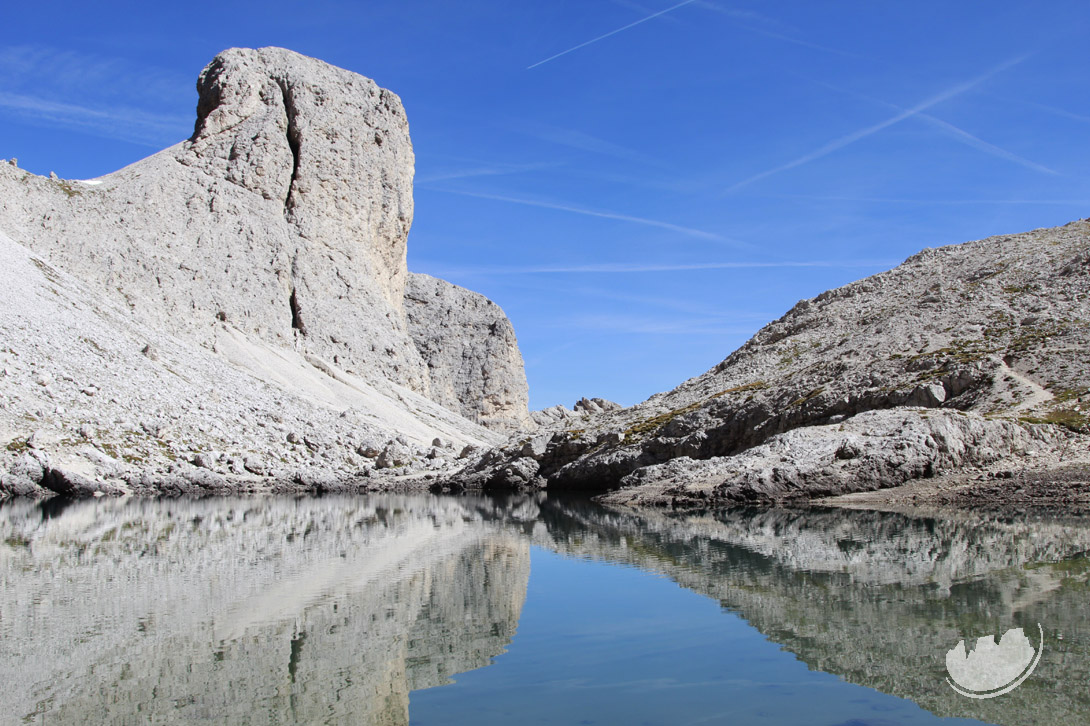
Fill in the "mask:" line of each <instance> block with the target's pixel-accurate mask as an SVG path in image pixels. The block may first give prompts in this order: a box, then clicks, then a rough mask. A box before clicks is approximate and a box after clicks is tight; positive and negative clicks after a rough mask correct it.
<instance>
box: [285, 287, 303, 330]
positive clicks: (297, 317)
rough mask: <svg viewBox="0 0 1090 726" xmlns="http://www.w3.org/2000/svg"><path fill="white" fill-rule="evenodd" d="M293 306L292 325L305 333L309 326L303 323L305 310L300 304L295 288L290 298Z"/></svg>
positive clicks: (289, 301)
mask: <svg viewBox="0 0 1090 726" xmlns="http://www.w3.org/2000/svg"><path fill="white" fill-rule="evenodd" d="M288 305H289V306H290V307H291V327H292V328H293V329H294V330H298V331H299V332H300V333H302V334H303V335H306V334H307V326H306V325H304V324H303V310H302V308H301V307H300V306H299V298H298V297H297V296H296V294H295V288H294V287H293V288H292V289H291V297H289V298H288Z"/></svg>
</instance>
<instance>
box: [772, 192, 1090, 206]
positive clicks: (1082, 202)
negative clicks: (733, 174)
mask: <svg viewBox="0 0 1090 726" xmlns="http://www.w3.org/2000/svg"><path fill="white" fill-rule="evenodd" d="M769 196H772V197H775V198H778V199H802V200H806V201H814V202H860V203H868V204H869V203H874V204H920V205H925V206H930V205H932V204H942V205H951V206H966V205H972V204H999V205H1005V204H1028V205H1043V206H1060V207H1068V206H1071V207H1082V208H1086V207H1090V199H911V198H908V197H853V196H848V195H843V196H838V195H822V194H772V195H769Z"/></svg>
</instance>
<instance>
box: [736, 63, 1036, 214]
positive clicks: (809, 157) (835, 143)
mask: <svg viewBox="0 0 1090 726" xmlns="http://www.w3.org/2000/svg"><path fill="white" fill-rule="evenodd" d="M1028 57H1029V56H1028V55H1021V56H1018V57H1017V58H1012V59H1011V60H1009V61H1007V62H1005V63H1001V64H999V65H998V66H996V67H995V68H992V69H991V70H990V71H988V72H987V73H985V74H983V75H981V76H977V77H976V78H973V79H972V80H969V81H965V82H964V83H959V84H958V85H956V86H953V87H951V88H948V89H946V90H945V91H943V92H942V93H939V94H936V95H934V96H932V97H931V98H929V99H927V100H926V101H923V102H921V103H918V104H916V105H915V106H913V107H912V108H909V109H906V110H904V111H901V112H900V113H898V114H897V115H896V116H891V117H890V118H888V119H886V120H885V121H880V122H879V123H876V124H874V125H873V126H867V127H866V128H862V129H859V130H858V131H853V132H852V133H850V134H847V135H845V136H841V137H840V138H838V139H834V140H832V141H830V142H829V143H827V144H824V145H823V146H819V147H818V148H817V149H814V150H813V151H811V152H810V153H808V154H803V155H802V156H800V157H799V158H797V159H794V160H793V161H789V162H787V163H786V164H781V165H780V166H777V167H774V168H772V169H768V170H767V171H762V172H761V173H760V174H754V175H753V176H751V177H749V178H748V179H743V180H742V181H740V182H738V183H737V184H733V185H731V186H730V187H728V188H727V189H726V191H725V193H726V194H730V193H731V192H734V191H737V190H739V189H741V188H742V187H745V186H749V185H750V184H752V183H753V182H755V181H760V180H761V179H766V178H768V177H770V176H772V175H773V174H779V173H780V172H782V171H787V170H788V169H794V168H795V167H798V166H802V165H803V164H808V163H809V162H811V161H814V160H815V159H820V158H822V157H823V156H828V155H829V154H831V153H833V152H834V151H838V150H840V149H843V148H844V147H845V146H848V145H849V144H854V143H855V142H856V141H859V140H860V139H865V138H866V137H868V136H871V135H872V134H876V133H878V132H879V131H881V130H882V129H885V128H888V127H890V126H892V125H893V124H896V123H900V122H901V121H904V120H905V119H906V118H912V117H913V116H916V115H918V114H920V113H923V112H924V111H926V110H927V109H929V108H931V107H932V106H937V105H938V104H940V103H942V102H943V101H948V100H950V99H951V98H954V97H955V96H960V95H961V94H963V93H965V92H966V91H968V90H970V89H972V88H974V87H975V86H979V85H980V84H981V83H983V82H985V81H987V80H988V79H990V78H991V77H993V76H995V75H996V74H998V73H1001V72H1003V71H1005V70H1007V69H1008V68H1011V67H1012V66H1016V65H1018V64H1019V63H1021V62H1022V61H1024V60H1026V58H1028Z"/></svg>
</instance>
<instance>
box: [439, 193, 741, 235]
mask: <svg viewBox="0 0 1090 726" xmlns="http://www.w3.org/2000/svg"><path fill="white" fill-rule="evenodd" d="M435 191H440V192H446V193H447V194H460V195H462V196H464V197H477V198H478V199H494V200H496V201H497V202H510V203H512V204H525V205H527V206H529V207H541V208H542V209H556V210H558V211H561V212H571V213H573V214H582V215H585V216H588V217H601V218H603V219H616V220H620V221H622V222H632V223H634V224H642V225H645V226H647V227H658V228H660V229H668V230H670V231H671V232H678V233H680V234H684V235H686V236H689V237H699V238H700V239H709V240H715V241H716V242H733V240H729V239H727V238H726V237H723V236H722V235H718V234H714V233H712V232H705V231H704V230H702V229H693V228H692V227H682V226H681V225H678V224H670V223H669V222H660V221H659V220H657V219H646V218H644V217H633V216H631V215H628V214H618V213H616V212H599V211H597V210H594V209H583V208H582V207H572V206H569V205H566V204H555V203H553V202H539V201H537V200H535V199H521V198H519V197H505V196H502V195H499V194H482V193H480V192H462V191H455V190H454V189H436V190H435ZM735 244H739V245H741V244H742V243H735Z"/></svg>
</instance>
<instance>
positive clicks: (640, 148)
mask: <svg viewBox="0 0 1090 726" xmlns="http://www.w3.org/2000/svg"><path fill="white" fill-rule="evenodd" d="M2 16H3V19H4V23H3V25H4V33H3V39H2V40H0V139H2V143H0V157H4V158H10V157H13V156H14V157H18V159H19V163H20V166H22V167H23V168H26V169H29V170H31V171H34V172H37V173H42V174H46V173H48V172H49V171H56V172H57V173H58V174H59V175H61V176H62V177H68V178H89V177H94V176H98V175H101V174H104V173H107V172H109V171H113V170H115V169H117V168H120V167H121V166H124V165H125V164H128V163H131V162H133V161H136V160H137V159H139V158H142V157H144V156H147V155H148V154H150V153H153V152H154V151H156V150H158V149H160V148H163V147H166V146H168V145H170V144H173V143H176V142H178V141H181V140H183V139H184V138H186V137H187V136H188V135H189V134H190V133H191V131H192V126H193V116H194V109H195V104H196V92H195V90H194V83H195V81H196V77H197V74H198V73H199V72H200V70H201V68H202V67H203V66H204V65H205V64H206V63H207V62H208V61H209V60H211V58H212V57H213V56H214V55H215V54H216V53H217V52H219V51H220V50H222V49H224V48H228V47H231V46H249V47H259V46H265V45H278V46H283V47H287V48H291V49H293V50H297V51H299V52H301V53H305V54H307V55H312V56H315V57H318V58H321V59H323V60H326V61H328V62H330V63H333V64H335V65H339V66H342V67H344V68H349V69H351V70H353V71H357V72H359V73H362V74H364V75H366V76H369V77H371V78H374V79H375V80H376V81H378V83H379V84H380V85H382V86H384V87H387V88H390V89H391V90H393V91H395V92H396V93H398V94H399V95H400V96H401V98H402V101H403V102H404V104H405V107H406V110H407V112H408V116H409V123H410V127H411V130H412V138H413V143H414V147H415V150H416V158H417V177H416V191H415V196H416V216H415V222H414V226H413V230H412V233H411V234H410V236H409V268H410V269H411V270H414V271H417V272H427V273H430V274H433V275H436V276H439V277H444V278H446V279H448V280H451V281H452V282H455V283H458V284H460V285H464V286H466V287H469V288H471V289H473V290H477V291H480V292H482V293H484V294H486V295H488V296H489V297H490V298H492V299H493V300H495V301H496V302H497V303H499V304H500V305H501V306H503V308H504V310H505V311H506V312H507V314H508V315H509V316H510V318H511V320H512V322H513V323H514V325H515V329H516V332H517V333H518V336H519V341H520V344H521V347H522V352H523V356H524V357H525V359H526V367H527V376H528V378H529V381H530V394H531V406H532V407H533V408H541V407H544V406H549V405H552V404H555V403H564V404H566V405H569V406H570V405H571V404H572V403H573V401H574V400H575V399H577V398H578V397H580V396H583V395H586V396H603V397H606V398H610V399H613V400H616V401H619V402H621V403H625V404H632V403H636V402H638V401H640V400H642V399H644V398H646V397H647V396H649V395H651V394H652V393H655V392H657V391H661V390H667V389H669V388H672V387H674V386H675V385H677V384H678V383H680V382H681V381H682V380H684V379H685V378H688V377H690V376H694V375H698V374H700V373H702V372H703V371H705V370H706V369H708V368H710V367H711V366H713V365H715V364H716V363H718V362H719V361H720V360H722V359H723V358H725V357H726V356H727V355H728V354H729V353H730V352H731V351H732V350H734V349H735V348H736V347H738V346H739V345H740V344H741V343H743V342H744V341H745V340H746V339H747V338H748V337H749V336H750V335H752V334H753V333H754V332H755V331H756V330H758V329H759V328H760V327H761V326H762V325H763V324H765V323H766V322H768V321H770V320H772V319H774V318H777V317H779V316H780V315H781V314H783V312H784V311H786V310H787V309H789V308H790V307H791V306H792V305H793V304H794V303H795V302H796V301H797V300H799V299H800V298H804V297H811V296H813V295H816V294H818V293H820V292H821V291H823V290H825V289H827V288H830V287H835V286H838V285H841V284H844V283H847V282H850V281H852V280H855V279H858V278H860V277H864V276H866V275H869V274H872V273H875V272H878V271H880V270H883V269H886V268H888V267H891V266H893V265H895V264H897V263H898V262H900V261H901V260H903V259H904V258H905V257H907V256H909V255H911V254H913V253H915V252H917V251H918V250H919V249H921V248H923V247H929V246H931V247H933V246H938V245H942V244H950V243H956V242H963V241H966V240H970V239H977V238H981V237H985V236H989V235H993V234H1003V233H1013V232H1020V231H1024V230H1028V229H1033V228H1037V227H1047V226H1054V225H1059V224H1063V223H1066V222H1069V221H1071V220H1073V219H1078V218H1081V217H1085V216H1087V215H1088V214H1090V180H1088V176H1087V173H1086V170H1087V168H1088V166H1090V164H1088V162H1090V88H1088V86H1090V53H1088V52H1087V50H1086V37H1087V31H1088V30H1090V5H1088V4H1087V3H1086V2H1085V0H1078V1H1075V2H1062V1H1060V0H1050V2H1043V3H1030V2H1003V1H1001V0H1000V1H993V2H988V3H983V2H956V1H953V0H945V1H943V2H927V1H922V0H914V1H913V2H883V1H881V0H867V1H858V2H849V1H847V0H845V1H843V2H833V1H832V0H830V1H829V2H816V1H813V0H807V1H803V2H790V1H788V0H783V1H781V2H757V1H755V0H746V1H737V2H734V1H730V0H690V1H689V2H681V3H678V2H676V1H673V2H672V1H671V0H665V1H663V2H658V1H655V0H578V1H576V0H547V1H546V0H538V1H536V2H530V1H527V0H506V1H502V0H480V1H477V0H459V1H458V2H452V1H449V0H448V1H446V2H423V1H421V2H415V1H413V0H403V1H402V2H384V1H378V0H376V1H375V2H358V3H351V2H336V1H332V0H316V1H313V2H306V3H304V2H286V1H281V2H262V3H239V2H231V0H223V1H221V2H217V3H215V4H209V5H199V4H198V5H193V4H164V3H148V2H132V3H116V2H96V3H87V2H81V3H72V4H68V3H63V2H40V3H8V4H7V5H6V6H5V8H4V10H3V12H2Z"/></svg>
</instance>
